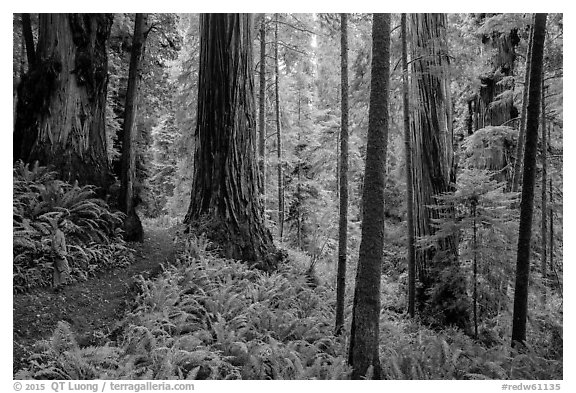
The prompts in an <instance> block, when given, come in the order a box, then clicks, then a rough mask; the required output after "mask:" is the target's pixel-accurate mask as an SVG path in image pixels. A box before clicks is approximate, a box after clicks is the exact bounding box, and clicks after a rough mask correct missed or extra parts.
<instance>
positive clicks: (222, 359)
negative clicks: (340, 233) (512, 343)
mask: <svg viewBox="0 0 576 393" xmlns="http://www.w3.org/2000/svg"><path fill="white" fill-rule="evenodd" d="M184 243H185V244H184V245H183V247H182V249H183V250H184V251H183V253H182V255H180V256H179V259H178V263H176V264H175V265H173V266H169V267H167V268H166V270H165V271H164V272H163V274H162V275H161V276H158V277H157V278H156V279H153V280H145V279H140V280H139V281H138V288H139V290H138V294H137V296H136V299H135V301H134V304H133V307H132V309H131V311H130V312H128V313H127V315H126V316H125V318H124V319H123V320H122V322H121V324H120V329H121V333H120V334H119V336H118V338H116V341H109V342H107V343H105V345H103V346H99V347H86V348H80V347H79V346H78V345H77V344H76V341H75V339H74V335H73V334H72V333H71V332H70V330H69V328H68V327H67V325H66V324H60V325H59V327H58V328H57V329H56V331H55V332H54V335H53V338H52V339H51V340H49V341H45V342H40V343H39V344H38V346H37V349H36V353H35V354H34V355H32V358H31V360H32V361H31V362H30V367H29V368H28V369H25V370H22V371H20V372H19V373H18V374H17V375H16V377H17V378H44V379H45V378H49V377H50V378H52V377H53V378H59V379H64V378H74V379H81V378H95V379H96V378H97V379H347V378H349V373H350V368H349V366H348V365H347V364H346V350H347V348H346V337H347V334H346V333H345V334H344V335H343V336H341V337H335V336H334V335H333V333H332V331H333V322H334V298H335V296H334V295H335V294H334V290H333V289H332V288H329V287H326V286H324V285H322V284H321V283H320V285H318V286H317V287H315V288H314V289H312V288H310V287H309V286H308V284H307V283H306V278H305V277H304V272H305V269H306V264H305V263H304V264H301V265H302V266H300V267H294V266H293V264H292V263H290V264H288V263H287V264H284V265H281V266H280V268H279V269H278V271H277V272H275V273H272V274H266V273H263V272H261V271H257V270H253V269H250V268H249V267H247V266H246V265H245V264H243V263H239V262H236V261H230V260H225V259H222V258H217V257H215V256H214V255H212V254H211V253H210V252H209V251H207V250H208V249H211V248H213V246H211V245H210V244H209V242H207V241H206V239H204V238H202V237H200V238H197V237H190V238H187V239H184ZM291 262H292V261H291ZM348 300H349V299H348ZM346 315H347V318H348V319H349V317H350V310H349V309H347V311H346ZM380 326H381V332H380V354H381V365H382V369H383V376H384V377H385V378H387V379H533V378H536V379H559V378H561V377H562V362H561V361H560V360H551V359H547V358H546V356H545V354H544V353H542V351H536V350H534V349H533V348H530V349H529V351H528V352H526V353H523V354H520V353H516V352H511V350H510V348H509V347H508V346H507V345H505V344H504V341H501V342H500V343H499V344H498V345H496V346H493V347H492V348H489V349H487V348H486V347H484V346H482V345H481V344H480V343H479V342H475V341H473V340H472V339H471V338H470V337H468V336H466V335H465V334H463V333H462V332H461V331H459V330H456V329H447V330H443V331H432V330H430V329H428V328H426V327H424V326H422V325H421V324H420V323H418V321H414V320H406V319H405V318H404V316H402V315H400V314H398V313H397V312H393V311H386V310H384V311H383V313H382V319H381V324H380ZM508 343H509V340H506V344H508Z"/></svg>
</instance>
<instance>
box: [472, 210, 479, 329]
mask: <svg viewBox="0 0 576 393" xmlns="http://www.w3.org/2000/svg"><path fill="white" fill-rule="evenodd" d="M476 204H477V201H474V202H473V205H472V217H473V223H472V225H473V239H472V242H473V243H472V247H473V248H474V249H473V254H474V258H473V259H474V260H473V264H474V266H473V270H474V272H473V275H474V278H473V279H474V290H473V295H472V297H473V301H474V338H478V255H477V254H478V234H477V231H478V229H477V224H476Z"/></svg>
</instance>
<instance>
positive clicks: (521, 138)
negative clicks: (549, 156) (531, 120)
mask: <svg viewBox="0 0 576 393" xmlns="http://www.w3.org/2000/svg"><path fill="white" fill-rule="evenodd" d="M532 24H534V23H532ZM533 34H534V29H533V28H532V29H531V30H530V41H529V42H528V53H526V72H525V74H524V92H523V94H522V112H520V128H519V129H518V143H517V145H516V161H515V163H514V176H513V177H512V192H517V191H518V187H519V185H520V183H521V182H520V176H521V174H522V162H523V161H524V145H525V137H526V108H527V107H528V90H529V88H530V87H529V84H530V64H531V59H532V36H533Z"/></svg>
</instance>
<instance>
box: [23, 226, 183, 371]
mask: <svg viewBox="0 0 576 393" xmlns="http://www.w3.org/2000/svg"><path fill="white" fill-rule="evenodd" d="M144 230H145V234H144V242H143V243H141V244H140V243H131V244H130V246H131V247H132V248H133V249H134V250H135V262H134V263H133V264H132V265H130V266H128V267H126V268H122V269H115V270H111V271H107V272H104V273H102V274H100V275H98V276H97V277H94V278H91V279H89V280H87V281H86V282H76V283H73V284H71V285H68V286H67V287H65V288H64V290H62V291H61V292H59V293H54V290H53V289H52V288H38V289H34V290H32V291H30V292H29V293H25V294H18V295H14V300H13V318H14V322H13V327H14V329H13V359H14V365H13V371H14V372H16V371H17V370H20V369H22V368H23V367H24V366H26V359H28V356H29V354H30V353H31V349H32V346H33V345H34V343H35V342H36V341H38V340H41V339H46V338H48V337H50V335H51V334H52V332H53V331H54V328H55V327H56V324H57V323H58V321H62V320H63V321H66V322H68V323H69V324H70V326H71V328H72V331H74V332H75V333H76V337H78V343H79V344H80V345H82V346H87V345H97V344H98V341H99V339H100V338H103V337H105V336H106V335H107V334H108V333H109V332H112V331H114V329H115V328H116V327H117V324H118V323H119V321H120V320H121V319H122V316H123V314H124V312H125V310H126V308H127V306H128V305H129V304H130V301H131V299H132V298H133V296H134V291H133V284H134V282H135V279H136V277H138V276H139V275H142V276H143V277H144V278H150V277H153V276H156V275H157V274H159V273H160V272H161V270H162V269H161V266H160V264H169V263H172V262H173V261H174V260H175V257H176V252H175V249H174V246H173V237H174V233H173V230H172V229H167V228H153V227H149V228H145V229H144Z"/></svg>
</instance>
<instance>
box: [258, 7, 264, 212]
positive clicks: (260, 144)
mask: <svg viewBox="0 0 576 393" xmlns="http://www.w3.org/2000/svg"><path fill="white" fill-rule="evenodd" d="M259 79H260V94H259V97H258V100H259V111H260V116H259V118H258V120H259V121H260V127H259V129H260V136H259V138H258V153H259V157H258V160H259V161H258V163H259V167H260V181H261V183H260V193H261V194H262V196H263V198H264V203H263V205H262V206H265V204H266V202H265V201H266V199H265V198H266V14H262V19H261V20H260V75H259Z"/></svg>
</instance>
